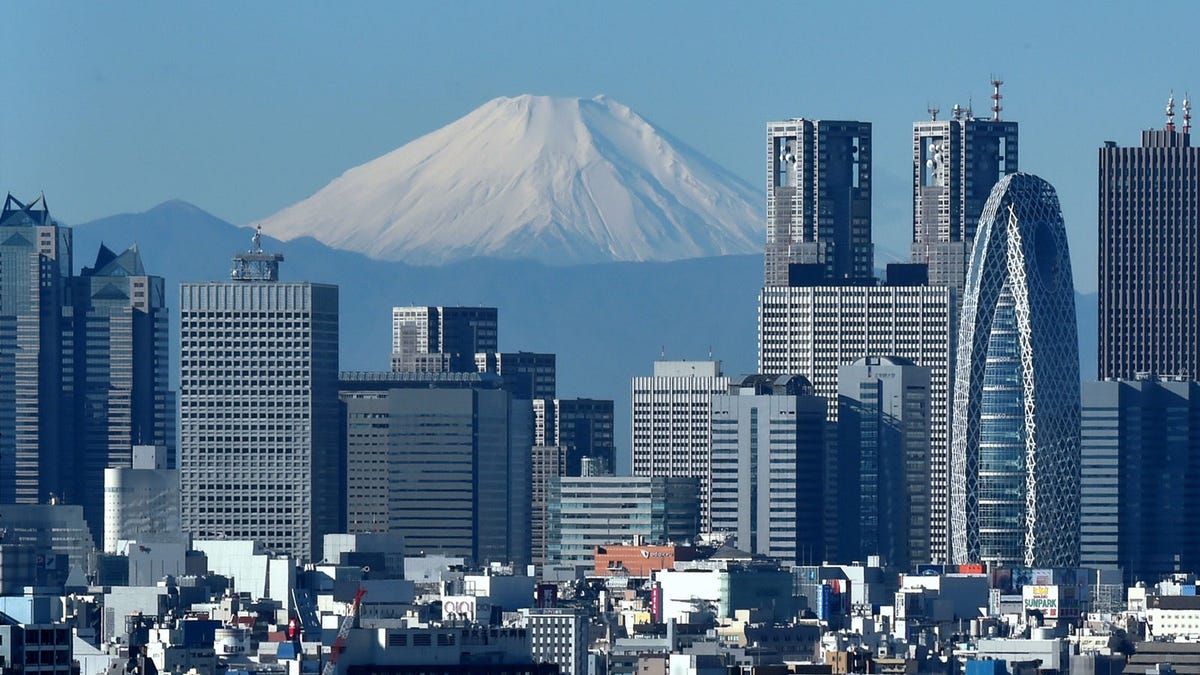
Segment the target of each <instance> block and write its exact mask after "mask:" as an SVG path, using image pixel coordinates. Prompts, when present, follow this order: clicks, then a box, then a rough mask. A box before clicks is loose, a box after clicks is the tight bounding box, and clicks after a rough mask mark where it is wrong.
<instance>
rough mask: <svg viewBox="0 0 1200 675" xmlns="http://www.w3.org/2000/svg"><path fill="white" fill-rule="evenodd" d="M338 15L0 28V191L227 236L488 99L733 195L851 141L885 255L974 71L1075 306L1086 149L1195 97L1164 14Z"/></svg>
mask: <svg viewBox="0 0 1200 675" xmlns="http://www.w3.org/2000/svg"><path fill="white" fill-rule="evenodd" d="M346 4H347V5H348V6H346V7H343V6H341V5H339V4H335V3H282V2H253V3H238V4H235V3H231V2H230V3H223V2H222V3H145V2H142V3H122V2H115V3H83V2H77V3H56V2H49V3H11V4H9V5H7V6H6V7H5V17H4V20H3V21H2V22H0V81H3V82H4V84H5V97H4V98H5V101H4V104H3V105H2V106H0V189H3V190H8V191H12V192H14V193H16V194H18V195H30V194H36V193H37V192H39V191H45V193H46V195H47V198H48V200H49V203H50V206H51V209H52V210H53V211H54V212H55V214H56V215H57V216H58V217H59V218H60V219H62V220H64V221H66V222H83V221H86V220H90V219H92V218H97V217H101V216H106V215H111V214H114V213H119V212H127V211H142V210H145V209H147V208H149V207H151V206H153V205H154V204H157V203H159V202H161V201H164V200H166V199H170V198H175V197H178V198H182V199H186V200H188V201H190V202H193V203H195V204H196V205H198V206H200V207H202V208H204V209H206V210H208V211H211V212H212V213H214V214H216V215H218V216H221V217H223V218H226V219H228V220H231V221H233V222H235V223H239V224H244V223H248V222H251V221H253V220H254V219H256V218H261V217H264V216H267V215H269V214H271V213H273V212H274V211H276V210H278V209H280V208H282V207H284V206H287V205H289V204H291V203H293V202H295V201H298V200H300V199H302V198H304V197H306V196H308V195H309V194H311V193H312V192H313V191H315V190H316V189H318V188H319V187H321V186H322V185H324V184H325V183H326V182H328V181H329V180H330V179H332V178H333V177H335V176H337V175H338V174H340V173H341V172H342V171H344V170H345V169H347V168H349V167H351V166H354V165H357V164H360V163H362V162H364V161H367V160H369V159H371V158H374V157H376V156H378V155H381V154H383V153H385V152H387V151H389V150H391V149H393V148H395V147H398V146H400V145H402V144H404V143H405V142H407V141H409V140H412V139H413V138H416V137H418V136H420V135H422V134H424V133H427V132H429V131H432V130H433V129H436V128H438V127H440V126H442V125H444V124H447V123H449V122H451V121H453V120H454V119H456V118H458V117H460V116H462V115H464V114H466V113H467V112H469V111H470V110H472V109H473V108H475V107H476V106H478V105H479V104H481V103H483V102H485V101H487V100H489V99H491V98H494V97H496V96H502V95H515V94H521V93H538V94H552V95H562V96H585V97H590V96H594V95H596V94H600V93H604V94H608V95H609V96H612V97H613V98H615V99H617V100H618V101H621V102H623V103H625V104H627V105H629V106H631V107H632V108H634V109H635V110H637V111H638V112H640V113H641V114H642V115H643V116H645V117H646V118H647V119H650V120H651V121H653V122H655V123H656V124H658V125H659V126H661V127H663V128H664V129H666V130H668V131H669V132H670V133H672V134H673V135H675V136H676V137H678V138H680V139H682V140H683V141H685V142H687V143H689V144H690V145H692V146H694V147H696V148H697V149H699V150H701V151H702V152H704V153H705V154H707V155H709V156H710V157H712V158H713V159H714V160H716V161H718V162H720V163H722V164H724V165H725V166H727V167H728V168H730V169H731V170H733V171H734V172H735V173H737V174H738V175H740V176H742V177H743V178H744V179H745V180H747V181H748V182H750V183H751V184H752V185H754V186H756V187H757V186H761V185H762V184H763V182H764V177H763V171H764V165H763V163H764V156H763V151H764V146H763V140H762V138H763V131H764V126H765V123H766V122H767V121H769V120H772V119H781V118H786V117H796V116H804V117H813V118H852V119H864V120H868V121H871V122H873V123H874V169H875V175H876V192H875V204H874V210H875V221H874V229H875V241H876V244H877V246H878V247H879V248H880V249H881V250H883V251H888V250H890V251H894V252H896V253H899V254H904V253H905V252H906V251H907V242H908V240H909V235H910V232H909V230H910V218H911V215H910V212H911V205H910V197H909V181H910V178H909V172H910V171H911V168H910V161H911V160H910V153H911V149H910V146H911V125H912V122H913V121H914V120H917V119H921V118H924V117H925V116H926V113H925V109H926V107H927V105H928V104H929V103H934V104H937V105H938V106H939V107H941V108H942V110H943V111H945V110H948V109H949V108H950V106H951V105H952V104H953V103H955V102H959V103H964V104H965V103H966V102H967V99H968V97H969V96H972V95H973V97H974V105H975V109H976V111H977V112H978V111H981V110H983V109H985V108H986V107H987V105H988V98H987V97H988V94H989V93H990V90H989V86H988V84H987V81H988V79H989V75H991V74H993V73H997V74H1000V75H1001V76H1002V77H1003V79H1004V80H1005V81H1006V84H1005V86H1004V90H1003V91H1004V95H1005V99H1004V103H1005V111H1004V113H1003V115H1004V117H1005V118H1007V119H1015V120H1018V121H1020V123H1021V157H1020V160H1021V168H1022V170H1025V171H1029V172H1032V173H1037V174H1039V175H1041V176H1042V177H1044V178H1046V179H1047V180H1049V181H1050V182H1051V183H1053V184H1054V185H1055V186H1056V187H1057V188H1058V191H1059V195H1060V198H1061V200H1062V203H1063V210H1064V215H1065V217H1066V220H1067V224H1068V229H1069V231H1070V233H1071V236H1072V240H1071V245H1072V253H1073V259H1074V264H1075V276H1076V284H1077V286H1078V287H1079V288H1080V289H1081V290H1093V289H1094V288H1095V286H1096V279H1095V249H1096V244H1095V241H1096V237H1095V215H1096V149H1097V148H1098V147H1099V146H1100V145H1101V144H1102V143H1103V141H1105V140H1116V141H1118V142H1119V143H1120V144H1123V145H1126V144H1135V143H1136V142H1137V141H1138V132H1139V131H1140V130H1141V129H1143V128H1149V127H1157V126H1161V125H1162V123H1163V106H1164V104H1165V102H1166V97H1167V94H1168V93H1169V91H1170V90H1171V89H1172V88H1174V89H1175V91H1176V98H1177V100H1180V99H1182V94H1183V92H1184V90H1186V89H1187V88H1188V87H1194V89H1195V91H1196V93H1197V96H1200V81H1197V82H1190V81H1188V78H1189V77H1191V74H1192V73H1195V72H1197V67H1196V63H1195V62H1194V61H1195V59H1196V58H1197V57H1196V56H1195V54H1194V51H1195V50H1194V48H1193V47H1194V44H1195V38H1194V30H1195V20H1194V14H1195V10H1194V8H1193V6H1192V5H1190V4H1185V3H1182V2H1175V3H1172V2H1160V3H1153V4H1151V3H1136V4H1135V3H1129V4H1127V5H1124V4H1119V3H1083V2H1063V3H1054V2H1041V3H1030V2H996V3H977V2H972V3H937V4H933V3H930V4H928V5H924V4H918V3H883V2H879V3H875V2H858V3H842V2H836V3H835V2H831V3H816V2H792V3H782V2H771V3H766V2H745V3H728V4H717V3H706V2H690V3H683V2H662V3H642V2H603V3H601V2H595V3H586V4H585V3H575V2H510V3H496V2H455V3H447V2H430V3H420V2H379V3H367V2H363V3H346ZM1198 142H1200V141H1198ZM879 257H881V258H882V257H885V256H879Z"/></svg>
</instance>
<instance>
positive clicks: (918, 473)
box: [837, 356, 932, 569]
mask: <svg viewBox="0 0 1200 675" xmlns="http://www.w3.org/2000/svg"><path fill="white" fill-rule="evenodd" d="M931 413H932V409H931V406H930V369H929V368H922V367H920V366H918V365H916V364H914V363H913V362H912V361H909V360H908V359H901V358H897V357H887V356H868V357H865V358H862V359H859V360H857V361H855V362H854V363H852V364H849V365H845V366H842V367H841V368H838V460H837V465H838V466H837V482H838V525H839V528H838V533H839V538H840V542H839V545H838V552H839V554H840V557H841V558H842V559H843V560H866V559H867V558H868V556H873V555H878V556H882V557H883V559H884V561H886V562H887V563H888V564H890V565H895V566H896V567H898V568H900V569H908V568H909V567H910V565H912V564H916V563H927V562H929V561H930V554H929V533H930V525H929V522H930V494H929V490H930V483H929V456H930V452H929V451H930V443H929V430H930V422H931Z"/></svg>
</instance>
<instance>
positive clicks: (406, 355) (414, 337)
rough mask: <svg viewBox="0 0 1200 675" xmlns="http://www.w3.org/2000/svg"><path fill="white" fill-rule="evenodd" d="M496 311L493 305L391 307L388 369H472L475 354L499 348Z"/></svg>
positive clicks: (471, 370)
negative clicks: (390, 354) (390, 352)
mask: <svg viewBox="0 0 1200 675" xmlns="http://www.w3.org/2000/svg"><path fill="white" fill-rule="evenodd" d="M497 315H498V312H497V310H496V308H495V307H393V308H392V370H393V371H396V372H404V373H412V372H454V373H467V372H474V371H475V370H476V365H475V354H477V353H479V352H494V351H496V350H497V349H498V348H499V347H498V344H497V339H498V338H497V323H498V320H497Z"/></svg>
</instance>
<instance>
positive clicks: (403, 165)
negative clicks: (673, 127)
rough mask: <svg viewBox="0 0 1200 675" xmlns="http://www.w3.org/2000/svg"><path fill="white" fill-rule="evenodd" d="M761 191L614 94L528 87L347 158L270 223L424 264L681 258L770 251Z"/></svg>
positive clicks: (287, 232)
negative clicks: (403, 140) (363, 159)
mask: <svg viewBox="0 0 1200 675" xmlns="http://www.w3.org/2000/svg"><path fill="white" fill-rule="evenodd" d="M759 202H761V199H759V195H758V191H756V190H754V189H753V188H751V187H750V186H749V185H747V184H746V183H744V182H743V181H741V180H739V179H738V178H736V177H735V176H733V174H731V173H730V172H728V171H726V170H724V169H722V168H720V167H719V166H718V165H716V164H715V163H713V162H712V161H711V160H709V159H707V158H705V157H704V156H703V155H701V154H700V153H698V152H697V151H696V150H694V149H692V148H690V147H688V146H686V145H684V144H683V143H681V142H679V141H677V140H675V139H673V138H672V137H671V136H669V135H668V134H666V133H664V132H662V131H661V130H660V129H658V128H657V127H656V126H654V125H653V124H651V123H650V122H648V121H646V120H645V119H644V118H642V117H641V116H640V115H638V114H637V113H636V112H634V111H633V110H632V109H630V108H629V107H628V106H625V105H623V104H621V103H619V102H617V101H615V100H613V99H611V98H609V97H607V96H604V95H600V96H596V97H594V98H591V99H586V98H562V97H553V96H536V95H531V94H523V95H520V96H514V97H500V98H495V99H492V100H491V101H488V102H487V103H484V104H483V105H481V106H480V107H478V108H476V109H475V110H474V111H472V112H470V113H468V114H467V115H466V116H464V117H462V118H461V119H459V120H457V121H455V122H453V123H451V124H449V125H447V126H445V127H443V128H441V129H439V130H437V131H434V132H432V133H430V134H427V135H425V136H422V137H421V138H418V139H416V140H414V141H412V142H411V143H408V144H407V145H404V146H402V147H400V148H398V149H396V150H393V151H392V152H389V153H388V154H386V155H383V156H382V157H379V158H377V159H374V160H371V161H370V162H367V163H366V164H363V165H361V166H357V167H354V168H352V169H349V170H347V171H346V172H345V173H343V174H342V175H341V176H339V177H338V178H336V179H334V180H333V181H332V182H331V183H329V184H328V185H327V186H325V187H324V188H322V189H321V190H319V191H318V192H317V193H316V194H314V195H313V196H311V197H309V198H308V199H306V200H304V201H302V202H299V203H297V204H295V205H293V206H290V207H288V208H286V209H284V210H282V211H280V212H279V213H276V214H274V215H272V216H270V217H269V218H267V219H265V220H263V221H262V227H263V231H264V232H266V233H267V234H270V235H271V236H273V237H276V238H278V239H282V240H289V239H293V238H296V237H302V236H311V237H313V238H315V239H317V240H319V241H321V242H323V243H326V244H328V245H330V246H334V247H336V248H342V249H347V250H353V251H359V252H362V253H365V254H367V255H370V256H372V257H376V258H381V259H386V260H403V261H406V262H410V263H418V264H439V263H447V262H452V261H454V260H460V259H464V258H472V257H480V256H486V257H498V258H532V259H537V260H540V261H543V262H547V263H551V264H571V263H584V262H601V261H608V260H674V259H680V258H692V257H704V256H713V255H723V254H735V253H752V252H757V251H759V250H761V247H762V241H763V234H762V230H763V226H762V223H763V218H762V214H761V210H760V208H759V207H758V206H757V204H758V203H759Z"/></svg>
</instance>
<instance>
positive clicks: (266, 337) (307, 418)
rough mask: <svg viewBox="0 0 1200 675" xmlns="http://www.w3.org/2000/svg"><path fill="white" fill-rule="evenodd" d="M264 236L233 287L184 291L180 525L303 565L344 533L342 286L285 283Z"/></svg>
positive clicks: (188, 286) (240, 258) (208, 285)
mask: <svg viewBox="0 0 1200 675" xmlns="http://www.w3.org/2000/svg"><path fill="white" fill-rule="evenodd" d="M282 259H283V256H282V255H278V254H270V253H264V252H263V250H262V244H261V235H260V234H256V235H255V237H254V246H253V247H252V248H251V250H250V251H249V252H246V253H241V254H238V255H237V256H235V257H234V269H233V273H232V275H231V277H232V279H231V280H230V281H226V282H198V283H197V282H188V283H183V284H181V286H180V303H179V305H180V336H179V337H180V396H179V411H180V415H179V418H180V430H179V464H180V466H179V469H180V488H181V492H182V495H181V508H180V512H181V515H182V518H183V528H184V531H185V532H189V533H191V534H193V535H196V536H197V537H201V538H213V537H228V538H230V539H255V540H258V541H261V542H263V543H264V544H265V545H266V546H267V548H269V549H271V550H274V551H279V552H283V553H289V554H292V555H294V556H296V557H297V558H299V559H301V560H308V561H312V560H313V559H314V556H319V552H320V550H321V548H320V547H321V538H322V536H323V535H325V534H326V533H329V532H336V531H338V530H339V529H340V524H341V520H342V518H341V515H342V514H341V506H340V504H339V502H340V495H341V494H342V489H343V488H342V486H343V485H344V478H343V476H342V473H341V470H342V469H341V467H342V465H341V461H340V456H339V453H340V450H339V448H340V444H339V433H338V430H339V426H340V424H339V422H340V420H339V416H340V412H339V406H338V288H337V286H331V285H325V284H314V283H308V282H281V281H279V262H280V261H281V260H282Z"/></svg>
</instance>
